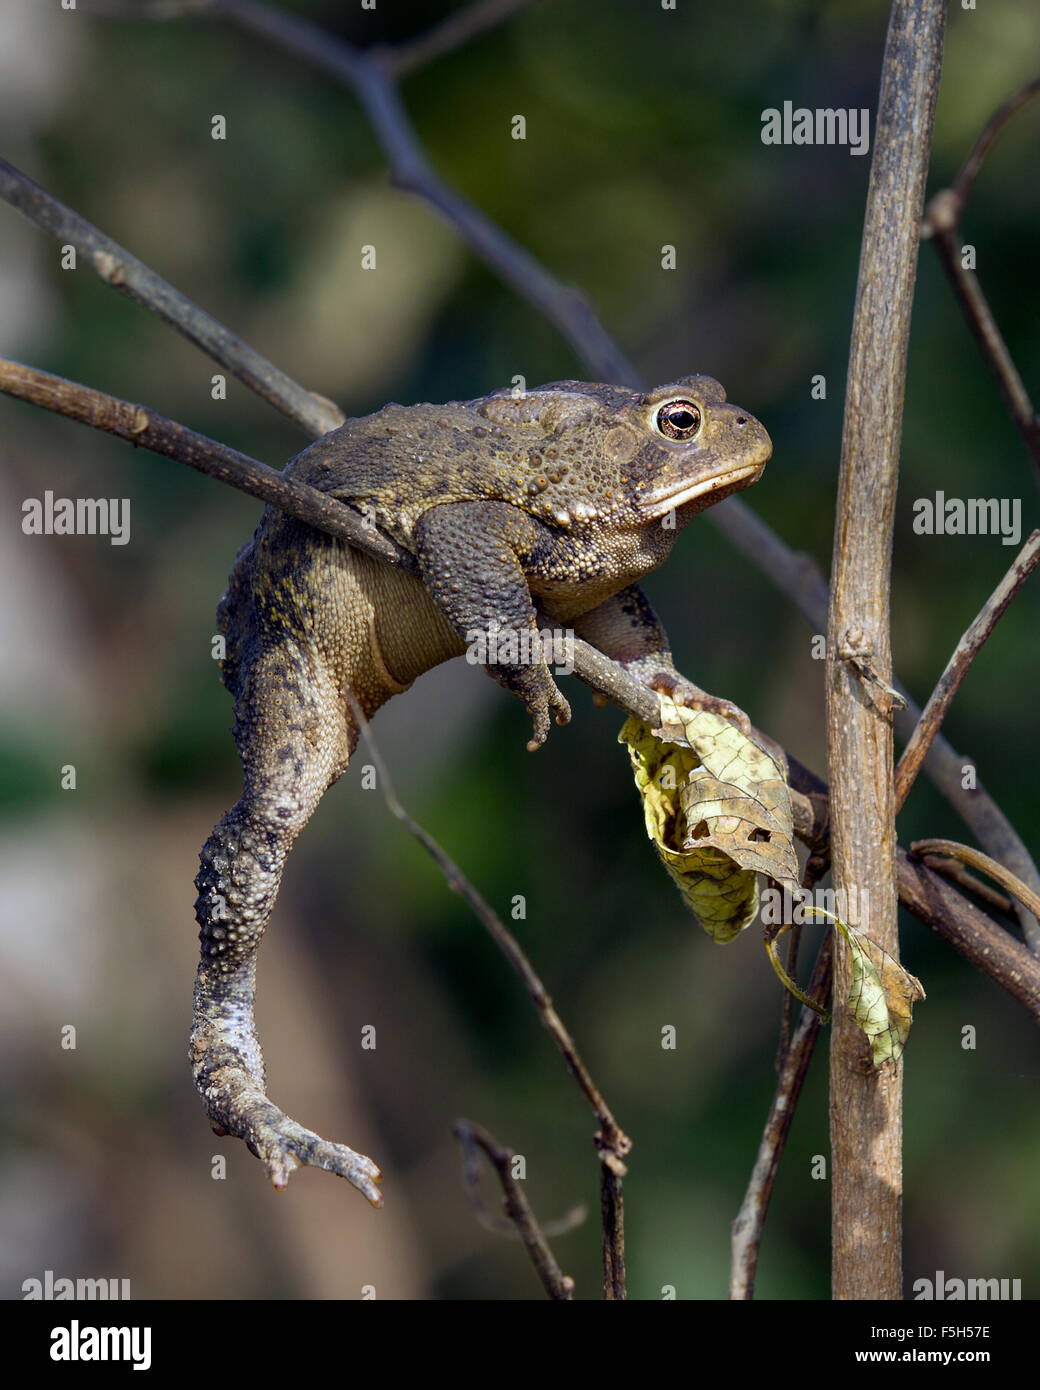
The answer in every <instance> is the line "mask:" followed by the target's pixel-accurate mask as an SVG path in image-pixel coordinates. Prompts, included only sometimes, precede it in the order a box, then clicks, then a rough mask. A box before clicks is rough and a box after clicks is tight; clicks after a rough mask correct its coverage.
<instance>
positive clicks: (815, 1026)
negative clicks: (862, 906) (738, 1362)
mask: <svg viewBox="0 0 1040 1390" xmlns="http://www.w3.org/2000/svg"><path fill="white" fill-rule="evenodd" d="M832 937H833V933H832V932H830V931H828V933H827V935H826V936H825V937H824V939H823V941H822V943H821V945H820V949H819V952H818V954H817V956H816V965H815V966H814V968H813V973H812V979H811V980H810V982H809V987H808V990H807V991H806V992H807V993H808V995H809V998H810V999H814V1000H816V1001H817V1003H818V1004H820V1005H821V1006H822V1005H825V1004H826V1003H827V998H828V996H829V994H830V988H831V976H832V972H833V955H832V952H833V946H832ZM822 1022H823V1020H822V1019H821V1018H820V1015H819V1014H818V1013H816V1011H815V1010H813V1009H803V1010H802V1012H801V1016H800V1017H799V1020H798V1026H797V1028H796V1029H795V1032H794V1036H793V1037H792V1039H791V1042H790V1045H789V1046H788V1047H787V1049H786V1050H785V1052H784V1056H783V1061H782V1063H781V1066H780V1073H779V1076H778V1077H777V1082H776V1092H775V1094H774V1096H773V1103H772V1105H771V1106H770V1107H769V1115H768V1117H767V1119H766V1124H765V1129H764V1130H763V1133H762V1139H761V1141H760V1143H759V1146H758V1155H757V1157H756V1158H755V1166H754V1168H753V1169H752V1171H751V1178H750V1180H749V1182H748V1187H747V1191H746V1192H745V1194H744V1200H743V1202H742V1203H741V1205H740V1211H739V1212H738V1213H737V1218H736V1220H735V1221H734V1222H733V1229H732V1243H731V1256H730V1277H729V1296H730V1298H731V1299H738V1300H742V1299H750V1298H752V1297H753V1296H754V1291H755V1274H756V1272H757V1269H758V1252H759V1247H760V1245H761V1243H762V1228H763V1226H764V1225H765V1219H766V1213H767V1212H768V1210H769V1201H770V1198H771V1197H772V1195H773V1185H774V1183H775V1182H776V1175H777V1171H778V1170H779V1167H780V1159H781V1156H782V1155H783V1151H784V1145H785V1144H786V1143H787V1136H788V1134H789V1133H790V1130H791V1123H792V1121H793V1120H794V1113H795V1110H796V1109H797V1107H798V1098H799V1096H800V1095H801V1093H802V1086H803V1084H804V1082H805V1077H806V1074H807V1072H808V1070H809V1062H810V1060H811V1058H812V1054H813V1048H814V1047H815V1045H816V1039H817V1037H818V1035H819V1032H820V1028H821V1026H822Z"/></svg>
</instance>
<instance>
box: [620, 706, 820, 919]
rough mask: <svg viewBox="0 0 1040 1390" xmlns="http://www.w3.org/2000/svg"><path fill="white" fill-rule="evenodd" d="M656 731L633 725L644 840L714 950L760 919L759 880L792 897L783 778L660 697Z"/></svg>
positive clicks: (753, 753)
mask: <svg viewBox="0 0 1040 1390" xmlns="http://www.w3.org/2000/svg"><path fill="white" fill-rule="evenodd" d="M661 714H662V727H661V728H660V729H653V730H651V729H649V728H648V727H647V726H646V725H645V724H643V723H641V722H640V721H639V720H637V719H629V720H628V721H627V722H626V724H625V726H624V728H623V729H622V730H621V734H620V736H619V742H621V743H625V744H627V746H628V751H629V755H630V757H631V759H632V767H633V772H634V774H635V781H636V786H637V788H638V789H639V792H640V795H641V796H642V798H643V813H644V817H645V819H646V829H647V834H648V835H649V837H650V839H652V840H653V841H654V844H655V846H656V848H657V852H658V854H659V855H660V857H661V861H662V863H663V864H664V866H665V868H666V869H667V871H668V873H669V875H670V876H671V878H672V880H673V881H674V882H675V884H676V885H677V886H678V888H679V891H680V893H681V894H682V895H683V899H684V901H685V902H686V905H687V907H689V909H690V911H691V912H692V913H693V915H694V916H695V917H696V918H697V920H698V921H699V922H700V924H701V926H702V927H703V928H704V930H705V931H706V932H707V933H708V935H709V936H710V937H711V938H712V940H714V941H717V942H719V943H725V942H728V941H732V940H733V938H734V937H736V936H738V935H739V934H740V932H742V931H743V930H744V929H745V927H748V926H750V924H751V923H752V922H753V921H754V920H755V917H756V915H757V913H758V881H757V879H756V877H755V875H756V873H764V874H769V875H770V876H771V877H773V878H775V879H777V880H778V881H779V882H781V883H784V884H787V885H788V886H792V887H794V888H797V886H798V860H797V857H796V855H795V850H794V843H793V840H792V826H791V799H790V796H789V794H788V790H787V781H786V768H784V767H782V766H781V765H780V764H778V762H777V761H776V759H775V758H774V757H773V756H772V755H771V754H770V753H769V752H767V751H766V749H765V748H763V747H762V746H761V745H760V744H758V743H757V742H755V741H754V740H753V739H750V738H748V737H747V736H746V735H745V734H743V733H741V731H740V730H739V729H738V728H736V726H735V725H733V724H731V723H730V722H729V720H727V719H724V718H722V716H721V715H718V714H712V713H709V712H707V711H704V710H690V709H685V708H683V707H682V706H677V705H675V704H674V703H673V702H672V701H671V700H670V699H668V697H667V696H662V697H661Z"/></svg>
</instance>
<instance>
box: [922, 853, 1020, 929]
mask: <svg viewBox="0 0 1040 1390" xmlns="http://www.w3.org/2000/svg"><path fill="white" fill-rule="evenodd" d="M922 858H923V861H924V863H925V864H927V865H928V867H929V868H930V869H931V870H932V871H933V872H934V873H937V874H941V875H942V877H943V878H945V879H948V880H949V881H950V882H951V883H955V884H956V885H957V887H958V888H960V890H961V891H962V892H963V893H966V894H967V895H968V896H969V897H971V898H975V899H977V900H978V901H979V902H983V903H985V904H986V906H987V907H992V908H995V909H996V911H997V912H1003V913H1006V914H1010V912H1011V911H1012V909H1013V906H1014V900H1013V899H1012V898H1011V897H1010V896H1009V895H1008V894H1007V893H1001V892H999V891H998V890H997V889H996V888H993V887H992V886H991V885H990V884H988V883H984V882H983V881H982V879H981V878H976V876H975V875H974V874H973V873H970V872H969V871H968V869H967V868H965V866H964V865H963V864H961V863H960V862H959V861H958V860H956V859H950V858H948V857H946V856H944V855H941V854H925V855H923V856H922Z"/></svg>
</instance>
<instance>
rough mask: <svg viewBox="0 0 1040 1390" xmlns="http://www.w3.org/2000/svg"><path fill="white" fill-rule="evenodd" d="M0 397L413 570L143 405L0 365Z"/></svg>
mask: <svg viewBox="0 0 1040 1390" xmlns="http://www.w3.org/2000/svg"><path fill="white" fill-rule="evenodd" d="M0 392H3V393H4V394H5V395H8V396H14V397H15V398H16V399H18V400H22V401H28V402H29V403H30V404H32V405H38V406H41V407H42V408H43V409H44V410H52V411H54V412H55V413H56V414H58V415H64V416H66V417H67V418H68V419H70V420H77V421H78V422H79V423H80V424H83V425H89V426H90V427H91V428H92V429H95V430H103V431H104V432H105V433H106V434H114V435H117V436H118V437H119V438H120V439H125V440H127V441H128V443H130V444H133V445H135V446H139V447H140V448H143V449H147V450H149V452H151V453H153V454H161V455H162V456H163V457H164V458H170V459H174V460H176V462H177V463H186V464H187V465H188V467H189V468H194V469H195V470H196V471H197V472H199V473H205V474H206V476H207V477H209V478H215V479H216V480H217V482H221V483H227V484H228V485H229V486H230V487H233V488H237V489H238V490H239V491H240V492H245V493H248V494H249V495H250V496H251V497H257V498H259V499H260V501H261V502H267V503H269V504H270V505H271V506H273V507H280V508H281V509H282V510H283V511H285V512H288V513H289V515H291V516H295V517H297V518H298V519H299V520H300V521H306V522H307V523H308V524H309V525H311V526H315V527H317V528H318V529H319V530H321V531H325V532H327V533H328V534H329V535H330V536H336V537H338V538H339V539H340V540H344V541H349V542H350V543H351V545H356V546H358V547H359V549H361V550H367V551H368V553H369V554H370V555H375V556H377V557H378V558H379V559H380V560H385V561H386V562H387V564H390V565H399V566H402V567H406V568H409V569H412V570H414V569H415V562H414V560H413V559H412V557H411V556H410V555H406V554H405V553H404V552H403V551H401V550H399V549H398V547H397V546H396V545H394V543H393V541H391V540H390V539H389V538H388V537H386V536H384V535H382V534H381V533H380V532H379V531H376V530H375V529H374V528H373V527H369V526H366V525H365V523H364V522H363V521H362V519H361V517H360V516H358V514H357V513H356V512H354V511H352V510H351V509H350V508H349V507H348V506H346V505H345V504H344V503H342V502H338V501H337V500H336V499H335V498H334V497H330V496H329V494H328V493H326V492H319V491H318V490H317V488H313V487H310V486H309V485H308V484H307V483H302V482H299V481H297V480H296V479H295V478H287V477H286V476H285V475H284V474H282V473H279V472H277V471H276V470H275V469H273V468H268V467H267V465H266V464H264V463H258V462H257V460H256V459H251V458H249V457H248V456H247V455H246V454H240V453H239V452H238V451H237V450H236V449H229V448H228V446H227V445H226V444H221V443H219V442H218V441H217V440H215V439H208V438H207V437H206V436H205V435H204V434H196V432H195V431H194V430H190V429H188V428H187V426H186V425H181V424H178V423H177V421H175V420H168V419H167V418H166V417H165V416H164V415H159V414H158V413H157V412H156V411H154V410H150V409H148V408H147V407H145V406H143V405H134V404H133V403H132V402H130V401H123V400H120V399H119V398H118V397H117V396H110V395H108V394H107V393H106V392H104V391H95V390H94V389H93V388H92V387H89V386H81V385H80V384H79V383H78V382H75V381H66V380H65V378H64V377H60V376H53V375H52V374H51V373H50V372H42V371H39V370H38V369H37V368H35V367H26V366H24V365H23V364H22V363H20V362H12V361H11V360H10V359H8V358H0Z"/></svg>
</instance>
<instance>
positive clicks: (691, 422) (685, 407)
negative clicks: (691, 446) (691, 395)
mask: <svg viewBox="0 0 1040 1390" xmlns="http://www.w3.org/2000/svg"><path fill="white" fill-rule="evenodd" d="M654 424H655V425H656V426H657V428H658V429H659V430H660V431H661V433H662V434H663V435H664V437H665V439H692V438H693V436H694V435H695V434H696V433H697V431H698V430H699V429H700V427H701V412H700V407H699V406H696V405H694V403H693V401H666V402H665V404H664V405H662V406H661V407H660V408H659V410H658V411H657V413H656V415H655V416H654Z"/></svg>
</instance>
